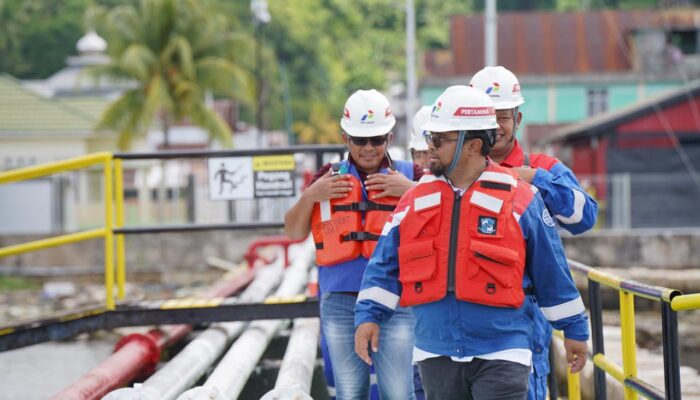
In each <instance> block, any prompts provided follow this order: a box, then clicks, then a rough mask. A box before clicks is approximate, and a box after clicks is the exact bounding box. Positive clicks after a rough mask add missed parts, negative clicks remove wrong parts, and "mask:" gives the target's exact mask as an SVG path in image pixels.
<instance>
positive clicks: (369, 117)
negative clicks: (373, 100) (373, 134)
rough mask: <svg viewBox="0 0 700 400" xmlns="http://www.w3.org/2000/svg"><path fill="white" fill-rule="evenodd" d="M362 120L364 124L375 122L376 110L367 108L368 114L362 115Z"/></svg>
mask: <svg viewBox="0 0 700 400" xmlns="http://www.w3.org/2000/svg"><path fill="white" fill-rule="evenodd" d="M360 122H361V123H363V124H370V123H374V111H372V110H367V114H365V115H363V116H362V118H361V119H360Z"/></svg>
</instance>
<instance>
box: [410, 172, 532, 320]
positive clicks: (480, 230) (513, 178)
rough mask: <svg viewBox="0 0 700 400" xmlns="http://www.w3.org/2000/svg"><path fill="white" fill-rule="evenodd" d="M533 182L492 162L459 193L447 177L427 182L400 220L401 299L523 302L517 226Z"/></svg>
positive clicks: (522, 261)
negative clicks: (451, 295)
mask: <svg viewBox="0 0 700 400" xmlns="http://www.w3.org/2000/svg"><path fill="white" fill-rule="evenodd" d="M533 195H534V194H533V192H532V191H531V190H530V186H529V185H528V184H526V183H524V182H522V181H518V180H517V175H516V174H515V173H514V172H511V171H510V170H509V169H506V168H503V167H500V166H498V165H497V164H496V163H494V162H490V163H489V165H488V167H487V169H486V170H485V171H484V173H482V175H481V176H480V177H479V178H478V180H477V181H476V182H474V184H472V186H471V187H470V188H469V189H468V190H467V191H466V192H465V193H464V195H457V193H455V192H454V190H453V189H452V187H451V185H450V184H449V183H447V182H446V181H445V180H442V179H439V178H435V179H434V180H432V181H427V182H424V181H422V182H421V183H420V184H418V186H416V187H415V189H414V191H413V194H412V196H411V197H412V202H411V205H410V207H409V208H408V211H407V213H406V215H405V216H404V218H403V220H402V221H401V223H400V225H399V233H400V244H399V251H398V253H399V280H400V281H401V284H402V293H401V298H400V304H401V305H402V306H404V307H406V306H413V305H417V304H424V303H430V302H434V301H438V300H440V299H442V298H443V297H445V295H446V294H447V293H448V291H450V292H454V293H455V296H456V298H457V299H459V300H463V301H468V302H472V303H477V304H485V305H489V306H496V307H519V306H520V305H521V304H522V302H523V300H524V293H523V289H522V279H523V273H524V269H525V240H524V238H523V235H522V231H521V229H520V225H519V224H518V218H519V215H520V214H522V212H523V211H524V209H525V208H527V205H528V204H529V203H530V201H531V200H532V196H533Z"/></svg>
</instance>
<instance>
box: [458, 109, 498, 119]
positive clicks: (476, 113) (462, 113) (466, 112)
mask: <svg viewBox="0 0 700 400" xmlns="http://www.w3.org/2000/svg"><path fill="white" fill-rule="evenodd" d="M490 115H496V109H495V108H493V107H459V108H458V109H457V110H456V111H455V113H454V116H455V117H486V116H490Z"/></svg>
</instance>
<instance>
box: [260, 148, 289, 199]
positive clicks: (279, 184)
mask: <svg viewBox="0 0 700 400" xmlns="http://www.w3.org/2000/svg"><path fill="white" fill-rule="evenodd" d="M294 166H295V163H294V156H293V155H291V154H284V155H279V156H256V157H253V171H255V197H256V198H260V197H292V196H294Z"/></svg>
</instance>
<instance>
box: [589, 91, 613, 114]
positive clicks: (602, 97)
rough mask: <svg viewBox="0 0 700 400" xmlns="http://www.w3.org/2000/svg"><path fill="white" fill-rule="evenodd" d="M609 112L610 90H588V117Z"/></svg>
mask: <svg viewBox="0 0 700 400" xmlns="http://www.w3.org/2000/svg"><path fill="white" fill-rule="evenodd" d="M606 111H608V89H588V116H589V117H590V116H593V115H596V114H600V113H604V112H606Z"/></svg>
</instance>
